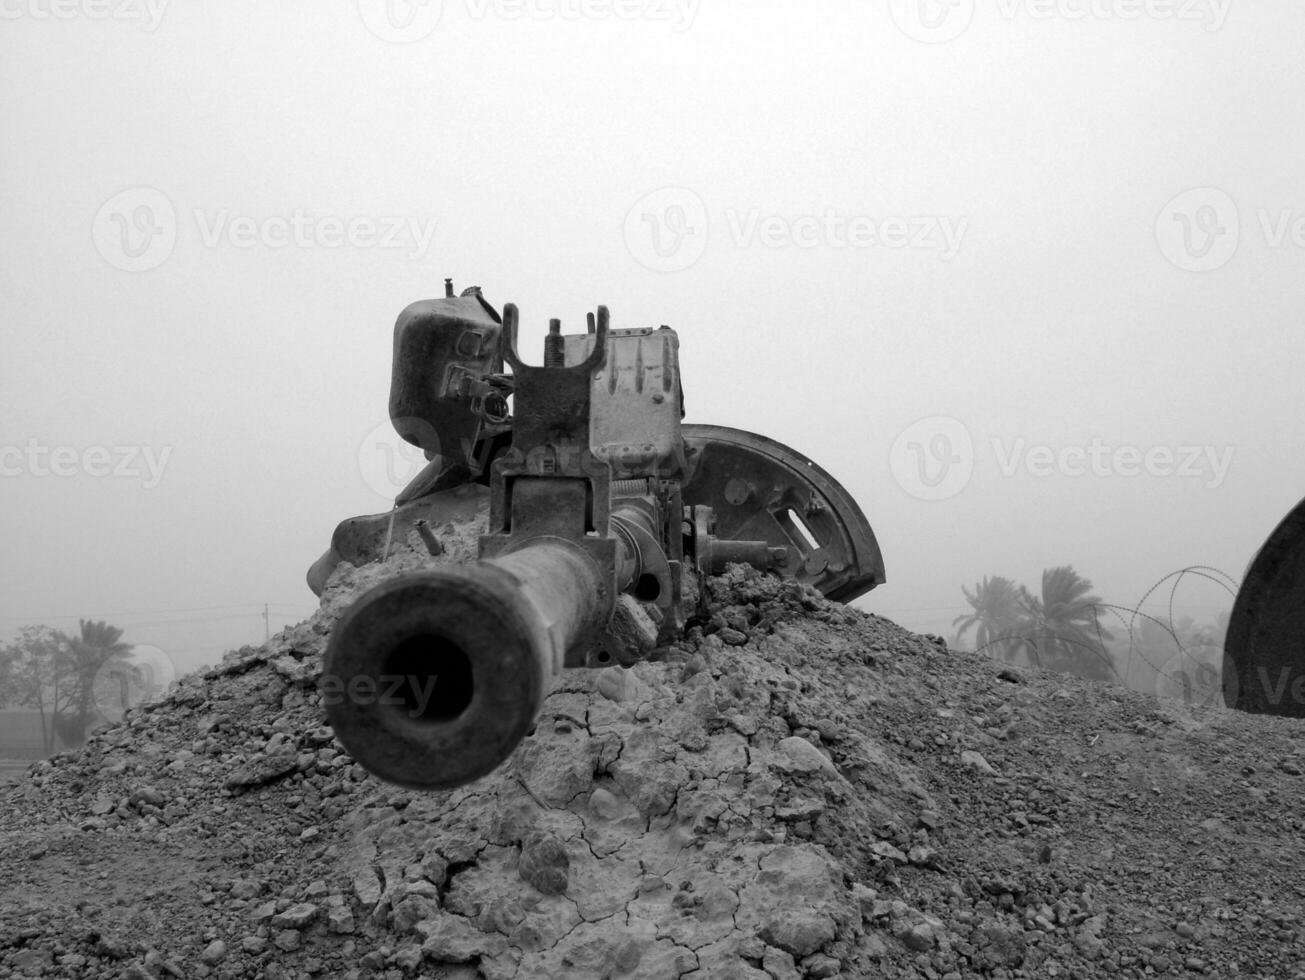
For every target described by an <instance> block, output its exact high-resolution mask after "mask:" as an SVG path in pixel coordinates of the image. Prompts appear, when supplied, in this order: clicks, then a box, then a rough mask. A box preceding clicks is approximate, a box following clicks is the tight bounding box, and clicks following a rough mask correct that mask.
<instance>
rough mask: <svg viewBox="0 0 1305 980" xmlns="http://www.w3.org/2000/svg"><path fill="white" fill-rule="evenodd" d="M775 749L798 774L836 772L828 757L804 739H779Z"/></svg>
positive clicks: (791, 736) (792, 736)
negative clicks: (823, 771) (821, 771)
mask: <svg viewBox="0 0 1305 980" xmlns="http://www.w3.org/2000/svg"><path fill="white" fill-rule="evenodd" d="M777 748H778V749H779V751H780V752H782V753H783V754H784V756H786V757H787V760H788V762H789V764H790V765H792V767H793V768H794V769H796V770H798V771H799V772H819V771H820V770H822V769H823V770H825V771H826V772H832V773H835V774H837V772H838V770H837V769H835V768H834V764H833V763H832V762H830V761H829V758H828V756H826V755H825V754H824V753H823V752H821V751H820V750H819V749H818V748H816V747H815V746H814V745H812V744H811V743H810V742H808V741H807V740H806V739H805V738H799V737H798V736H796V735H790V736H789V737H788V738H784V739H780V742H779V745H778V746H777Z"/></svg>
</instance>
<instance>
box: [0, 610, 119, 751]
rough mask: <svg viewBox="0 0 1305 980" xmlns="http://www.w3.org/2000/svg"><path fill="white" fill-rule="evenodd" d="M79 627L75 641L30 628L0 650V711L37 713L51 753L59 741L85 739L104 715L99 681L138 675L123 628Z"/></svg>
mask: <svg viewBox="0 0 1305 980" xmlns="http://www.w3.org/2000/svg"><path fill="white" fill-rule="evenodd" d="M80 624H81V630H80V633H79V635H78V636H76V637H70V636H68V635H67V634H66V633H62V632H60V631H59V630H54V629H51V628H50V627H48V626H27V627H24V628H23V629H22V630H21V631H19V634H18V637H17V639H15V640H14V642H12V643H10V644H9V645H7V646H5V647H3V648H0V707H13V708H31V709H34V710H35V711H36V712H37V713H38V714H39V717H40V722H41V739H42V743H43V746H44V748H45V751H46V753H47V754H50V753H53V752H54V750H55V746H56V739H57V740H58V741H60V742H62V743H63V744H64V745H68V746H73V745H81V744H82V743H83V742H85V741H86V735H87V733H88V732H89V731H90V729H91V728H92V727H93V726H94V724H95V723H96V722H97V721H98V720H100V718H101V715H102V713H101V711H100V700H99V697H98V696H97V695H99V694H101V693H102V692H99V691H97V689H96V687H97V681H98V682H99V684H100V686H101V687H103V685H104V684H105V683H106V682H107V683H109V684H113V683H115V682H117V681H118V680H119V678H128V677H135V676H136V675H137V674H138V670H137V668H136V666H135V665H133V664H132V662H131V646H130V645H128V644H126V643H123V642H122V630H120V629H119V628H118V627H116V626H110V625H109V624H108V623H105V622H95V621H92V620H81V621H80Z"/></svg>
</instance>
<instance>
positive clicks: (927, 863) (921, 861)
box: [906, 844, 938, 868]
mask: <svg viewBox="0 0 1305 980" xmlns="http://www.w3.org/2000/svg"><path fill="white" fill-rule="evenodd" d="M906 857H907V859H908V860H909V861H910V862H911V863H912V864H916V865H919V866H920V867H923V868H927V867H931V866H932V865H934V864H936V863H937V862H938V852H937V851H935V850H934V849H933V848H932V847H925V846H923V845H921V844H917V845H916V846H915V847H913V848H911V849H910V851H908V852H907V854H906Z"/></svg>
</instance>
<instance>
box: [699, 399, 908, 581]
mask: <svg viewBox="0 0 1305 980" xmlns="http://www.w3.org/2000/svg"><path fill="white" fill-rule="evenodd" d="M684 441H685V444H686V445H687V446H688V447H689V450H690V453H691V460H692V462H691V464H690V475H689V478H688V480H687V481H686V482H685V484H684V488H683V496H684V502H685V504H686V505H698V504H702V505H706V506H709V507H711V508H712V510H713V511H714V513H715V519H716V527H715V534H716V537H717V538H720V539H722V540H723V541H750V540H757V539H760V540H763V541H765V542H766V543H767V544H768V545H770V546H771V547H783V548H786V549H788V554H787V556H786V558H785V559H784V560H783V561H782V562H781V563H780V564H779V565H778V570H779V571H781V572H782V573H783V574H785V575H788V576H791V577H793V578H796V579H797V580H798V581H800V582H805V583H807V584H809V585H811V586H814V587H815V588H817V589H819V590H820V591H821V592H822V593H824V594H825V595H826V596H828V597H829V598H831V599H836V600H838V601H839V602H850V601H851V600H852V599H855V598H856V597H857V596H859V595H863V594H865V593H866V592H869V591H870V590H871V589H873V588H874V587H875V586H877V585H881V584H883V582H884V560H883V555H882V554H881V553H880V551H879V542H878V541H877V540H876V539H875V534H874V530H873V529H872V528H871V527H870V522H869V521H867V520H866V518H865V515H864V514H863V513H862V512H861V508H860V507H858V506H857V504H856V501H855V500H853V499H852V497H851V495H850V494H849V493H848V492H847V491H846V490H844V489H843V487H842V486H841V485H840V484H839V483H838V481H837V480H835V479H834V478H833V477H832V476H830V475H829V474H828V473H826V472H825V471H824V470H823V469H821V468H820V467H819V466H817V465H816V464H815V463H814V462H812V461H811V460H809V459H807V457H805V456H803V455H802V454H801V453H799V452H797V451H796V450H794V449H790V448H789V447H788V446H785V445H784V444H783V443H780V442H776V441H775V440H774V439H769V438H767V437H765V436H760V435H757V434H756V433H755V432H746V431H744V430H742V429H731V428H728V427H726V426H723V425H685V426H684ZM804 532H805V533H804Z"/></svg>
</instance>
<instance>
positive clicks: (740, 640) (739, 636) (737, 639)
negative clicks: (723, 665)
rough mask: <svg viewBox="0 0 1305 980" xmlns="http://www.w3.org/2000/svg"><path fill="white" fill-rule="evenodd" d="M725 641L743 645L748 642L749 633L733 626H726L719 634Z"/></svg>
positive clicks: (732, 644) (737, 645) (734, 645)
mask: <svg viewBox="0 0 1305 980" xmlns="http://www.w3.org/2000/svg"><path fill="white" fill-rule="evenodd" d="M718 635H719V636H720V638H721V640H723V641H724V642H725V643H728V644H729V645H730V646H732V647H741V646H743V644H745V643H747V642H748V634H747V633H744V632H742V631H740V630H736V629H734V628H733V627H732V626H726V627H725V628H724V629H722V630H721V631H720V633H719V634H718Z"/></svg>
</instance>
